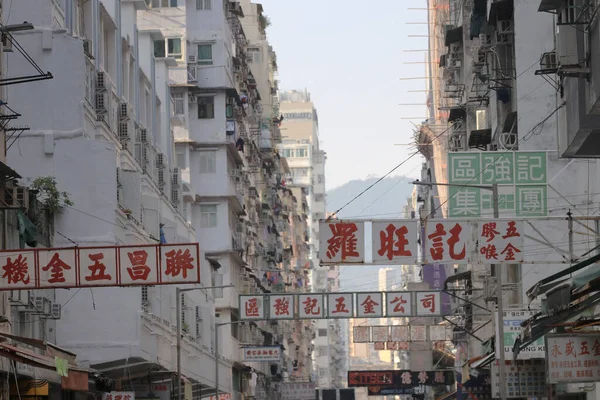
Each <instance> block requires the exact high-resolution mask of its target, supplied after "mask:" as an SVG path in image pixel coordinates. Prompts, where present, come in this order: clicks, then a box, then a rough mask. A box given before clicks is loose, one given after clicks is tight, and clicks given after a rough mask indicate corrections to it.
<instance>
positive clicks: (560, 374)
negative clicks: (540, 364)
mask: <svg viewBox="0 0 600 400" xmlns="http://www.w3.org/2000/svg"><path fill="white" fill-rule="evenodd" d="M546 349H547V351H546V352H547V355H546V360H547V363H548V365H547V368H548V383H585V382H598V381H600V333H570V334H559V335H552V334H548V335H546Z"/></svg>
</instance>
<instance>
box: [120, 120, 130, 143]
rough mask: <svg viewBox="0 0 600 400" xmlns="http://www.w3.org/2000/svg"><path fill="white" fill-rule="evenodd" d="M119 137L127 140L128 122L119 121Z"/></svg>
mask: <svg viewBox="0 0 600 400" xmlns="http://www.w3.org/2000/svg"><path fill="white" fill-rule="evenodd" d="M119 139H121V140H129V123H128V122H119Z"/></svg>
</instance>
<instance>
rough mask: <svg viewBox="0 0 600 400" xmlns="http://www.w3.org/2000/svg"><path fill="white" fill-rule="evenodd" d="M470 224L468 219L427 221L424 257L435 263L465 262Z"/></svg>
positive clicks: (467, 256) (467, 254) (466, 261)
mask: <svg viewBox="0 0 600 400" xmlns="http://www.w3.org/2000/svg"><path fill="white" fill-rule="evenodd" d="M470 238H471V226H470V224H469V222H468V221H454V220H453V221H448V220H443V221H442V220H440V221H427V225H426V226H425V259H426V260H427V261H428V262H429V263H435V264H445V263H448V264H466V263H468V262H469V252H470V250H471V249H469V246H468V244H469V243H470Z"/></svg>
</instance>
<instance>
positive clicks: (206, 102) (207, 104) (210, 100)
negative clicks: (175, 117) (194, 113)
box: [198, 96, 215, 119]
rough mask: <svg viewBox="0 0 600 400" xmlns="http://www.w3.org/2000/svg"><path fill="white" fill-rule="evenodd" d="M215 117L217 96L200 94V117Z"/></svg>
mask: <svg viewBox="0 0 600 400" xmlns="http://www.w3.org/2000/svg"><path fill="white" fill-rule="evenodd" d="M214 117H215V98H214V97H212V96H198V118H199V119H213V118H214Z"/></svg>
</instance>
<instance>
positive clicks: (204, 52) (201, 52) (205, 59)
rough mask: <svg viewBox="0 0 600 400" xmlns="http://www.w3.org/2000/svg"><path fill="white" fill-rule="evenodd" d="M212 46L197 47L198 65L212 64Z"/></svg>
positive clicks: (202, 45)
mask: <svg viewBox="0 0 600 400" xmlns="http://www.w3.org/2000/svg"><path fill="white" fill-rule="evenodd" d="M212 50H213V46H212V44H199V45H198V57H197V60H198V65H212V63H213V54H212V53H213V51H212Z"/></svg>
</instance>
